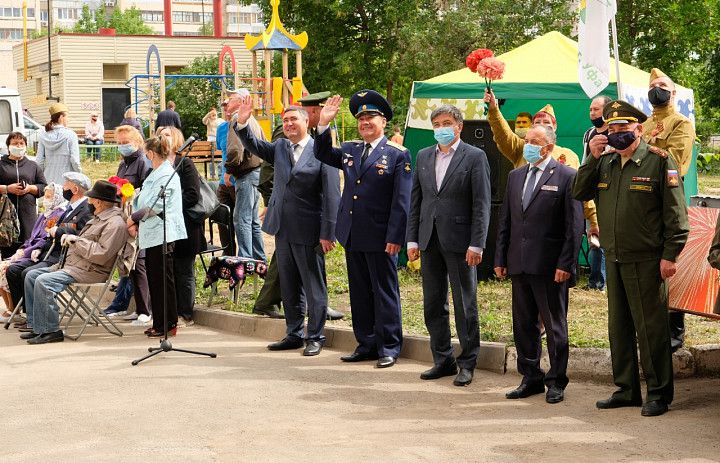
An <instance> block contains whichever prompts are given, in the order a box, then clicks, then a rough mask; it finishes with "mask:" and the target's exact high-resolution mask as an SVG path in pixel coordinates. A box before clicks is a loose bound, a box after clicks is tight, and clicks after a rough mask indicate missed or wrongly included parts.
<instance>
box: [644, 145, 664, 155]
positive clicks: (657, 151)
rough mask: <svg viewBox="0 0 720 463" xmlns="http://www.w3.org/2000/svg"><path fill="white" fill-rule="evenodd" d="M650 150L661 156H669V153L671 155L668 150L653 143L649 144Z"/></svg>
mask: <svg viewBox="0 0 720 463" xmlns="http://www.w3.org/2000/svg"><path fill="white" fill-rule="evenodd" d="M648 150H649V151H650V152H651V153H655V154H657V155H658V156H660V157H661V158H666V157H668V155H669V154H668V152H667V151H665V150H664V149H661V148H658V147H657V146H653V145H648Z"/></svg>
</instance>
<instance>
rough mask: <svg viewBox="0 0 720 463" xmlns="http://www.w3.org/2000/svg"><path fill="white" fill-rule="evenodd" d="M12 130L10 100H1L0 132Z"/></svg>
mask: <svg viewBox="0 0 720 463" xmlns="http://www.w3.org/2000/svg"><path fill="white" fill-rule="evenodd" d="M12 131H13V123H12V111H11V109H10V102H9V101H6V100H0V133H10V132H12Z"/></svg>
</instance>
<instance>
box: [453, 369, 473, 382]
mask: <svg viewBox="0 0 720 463" xmlns="http://www.w3.org/2000/svg"><path fill="white" fill-rule="evenodd" d="M472 379H473V371H472V370H471V369H469V368H460V373H458V375H457V376H456V377H455V380H453V385H455V386H468V385H469V384H470V383H472Z"/></svg>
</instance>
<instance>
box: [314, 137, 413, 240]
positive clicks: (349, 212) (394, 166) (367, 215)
mask: <svg viewBox="0 0 720 463" xmlns="http://www.w3.org/2000/svg"><path fill="white" fill-rule="evenodd" d="M362 152H363V143H360V142H352V143H343V145H342V147H341V148H334V147H333V146H332V139H331V136H330V130H329V129H327V130H325V131H324V132H323V133H321V134H319V135H318V136H317V137H316V138H315V157H316V158H317V159H319V160H320V161H322V162H323V163H325V164H328V165H330V166H333V167H335V168H337V169H342V171H343V174H344V176H345V188H344V190H343V193H342V198H341V200H340V210H339V211H338V217H337V227H336V230H335V233H336V235H337V238H338V241H339V242H340V244H342V245H343V247H345V248H346V249H348V250H351V251H357V252H383V251H385V245H386V244H387V243H394V244H400V245H402V244H405V229H406V226H407V220H408V211H409V209H410V190H411V187H412V175H411V168H410V154H409V153H408V151H407V150H406V149H404V148H402V147H401V146H400V145H396V144H394V143H392V142H388V140H387V138H385V137H383V139H382V140H381V141H380V143H379V144H378V145H377V146H376V147H375V149H374V150H373V151H372V152H371V153H370V155H369V156H368V158H367V160H366V161H365V163H364V164H363V166H362V167H361V166H360V162H361V160H360V158H361V156H362Z"/></svg>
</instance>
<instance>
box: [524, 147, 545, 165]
mask: <svg viewBox="0 0 720 463" xmlns="http://www.w3.org/2000/svg"><path fill="white" fill-rule="evenodd" d="M542 149H543V147H542V146H539V145H531V144H530V143H525V146H523V157H524V158H525V160H526V161H527V162H528V163H530V164H535V163H536V162H538V161H539V160H540V159H542V155H541V154H540V151H542Z"/></svg>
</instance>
